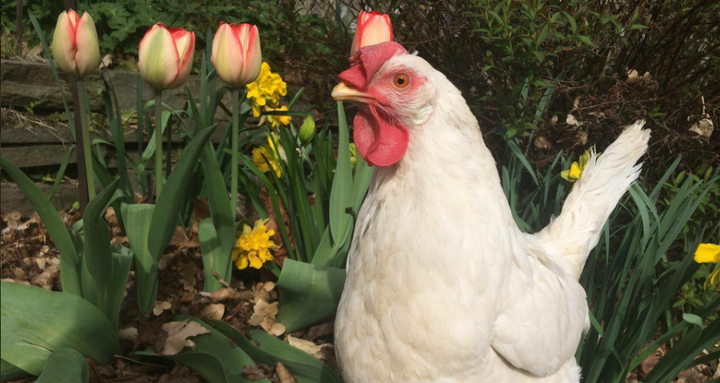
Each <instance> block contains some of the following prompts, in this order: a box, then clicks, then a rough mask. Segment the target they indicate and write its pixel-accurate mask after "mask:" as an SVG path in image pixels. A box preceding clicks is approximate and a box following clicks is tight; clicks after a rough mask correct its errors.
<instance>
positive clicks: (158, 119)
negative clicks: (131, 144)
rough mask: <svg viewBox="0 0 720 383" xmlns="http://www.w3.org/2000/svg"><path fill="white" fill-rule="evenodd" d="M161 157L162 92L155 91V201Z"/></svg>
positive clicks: (158, 187)
mask: <svg viewBox="0 0 720 383" xmlns="http://www.w3.org/2000/svg"><path fill="white" fill-rule="evenodd" d="M162 165H163V157H162V91H161V90H156V91H155V199H156V200H157V198H159V197H160V192H161V191H162V186H163V174H162V173H163V166H162Z"/></svg>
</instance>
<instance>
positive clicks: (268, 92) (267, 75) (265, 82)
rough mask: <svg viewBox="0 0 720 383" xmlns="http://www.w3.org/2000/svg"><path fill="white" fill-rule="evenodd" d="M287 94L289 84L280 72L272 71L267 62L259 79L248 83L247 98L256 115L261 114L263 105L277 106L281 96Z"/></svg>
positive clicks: (263, 65) (261, 70)
mask: <svg viewBox="0 0 720 383" xmlns="http://www.w3.org/2000/svg"><path fill="white" fill-rule="evenodd" d="M285 95H287V84H286V83H285V81H283V80H282V77H280V75H279V74H277V73H272V72H271V71H270V65H269V64H268V63H265V62H264V63H263V64H262V68H261V69H260V75H258V77H257V79H256V80H255V81H254V82H251V83H250V84H247V98H248V99H249V100H250V106H252V111H253V116H254V117H259V116H260V111H261V109H262V107H263V106H267V107H270V108H277V107H278V105H279V104H280V97H283V96H285ZM286 110H287V109H286Z"/></svg>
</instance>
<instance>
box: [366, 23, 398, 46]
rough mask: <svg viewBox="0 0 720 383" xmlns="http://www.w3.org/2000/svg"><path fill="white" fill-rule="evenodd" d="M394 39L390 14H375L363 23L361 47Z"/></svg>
mask: <svg viewBox="0 0 720 383" xmlns="http://www.w3.org/2000/svg"><path fill="white" fill-rule="evenodd" d="M386 41H392V27H391V26H390V18H389V17H388V15H382V16H375V17H372V18H370V19H369V20H368V21H367V22H366V23H365V24H364V25H363V33H362V36H360V47H366V46H368V45H375V44H380V43H384V42H386Z"/></svg>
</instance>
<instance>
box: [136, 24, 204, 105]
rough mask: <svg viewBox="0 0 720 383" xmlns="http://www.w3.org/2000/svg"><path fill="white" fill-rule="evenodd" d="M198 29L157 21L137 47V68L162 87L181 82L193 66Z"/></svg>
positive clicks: (158, 87)
mask: <svg viewBox="0 0 720 383" xmlns="http://www.w3.org/2000/svg"><path fill="white" fill-rule="evenodd" d="M194 51H195V33H194V32H188V31H186V30H184V29H182V28H170V29H168V28H167V27H166V26H165V24H163V23H157V24H155V25H153V26H152V27H150V29H148V30H147V32H145V36H143V39H142V40H141V41H140V47H139V48H138V68H139V69H140V74H141V75H142V77H143V79H144V80H145V82H147V83H148V85H150V86H151V87H152V88H153V89H155V90H157V91H163V90H166V89H174V88H178V87H180V86H182V85H183V84H185V81H187V78H188V76H189V75H190V69H192V61H193V55H194Z"/></svg>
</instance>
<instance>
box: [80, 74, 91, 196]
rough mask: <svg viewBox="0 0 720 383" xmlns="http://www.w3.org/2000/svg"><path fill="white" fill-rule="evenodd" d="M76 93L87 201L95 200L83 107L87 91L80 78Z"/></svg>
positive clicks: (85, 115) (88, 131)
mask: <svg viewBox="0 0 720 383" xmlns="http://www.w3.org/2000/svg"><path fill="white" fill-rule="evenodd" d="M77 87H78V93H80V97H79V98H80V105H78V109H79V111H78V112H80V125H82V126H81V127H80V129H81V130H82V141H83V156H85V172H86V175H87V185H88V200H92V199H93V198H95V177H94V172H93V161H92V145H90V127H89V126H88V120H87V111H86V110H85V107H86V106H87V105H88V104H87V91H86V90H85V80H83V79H82V78H78V79H77Z"/></svg>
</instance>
